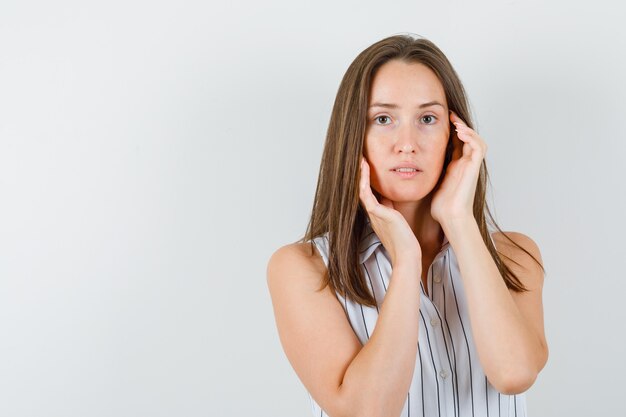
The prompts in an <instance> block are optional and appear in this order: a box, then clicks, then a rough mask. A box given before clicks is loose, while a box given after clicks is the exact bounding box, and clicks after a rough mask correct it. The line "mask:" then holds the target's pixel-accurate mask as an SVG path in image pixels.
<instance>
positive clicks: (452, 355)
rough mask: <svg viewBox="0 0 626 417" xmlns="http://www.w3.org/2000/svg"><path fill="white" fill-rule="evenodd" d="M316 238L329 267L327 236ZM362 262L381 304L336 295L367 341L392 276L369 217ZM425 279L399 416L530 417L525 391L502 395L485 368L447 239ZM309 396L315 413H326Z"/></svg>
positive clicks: (358, 335) (365, 274)
mask: <svg viewBox="0 0 626 417" xmlns="http://www.w3.org/2000/svg"><path fill="white" fill-rule="evenodd" d="M490 235H491V234H490ZM491 239H492V242H493V238H491ZM313 242H314V243H315V245H316V247H317V248H318V251H319V252H320V255H321V256H322V258H323V260H324V263H325V264H326V266H328V234H325V235H323V236H318V237H316V238H315V239H313ZM359 263H360V265H361V268H362V271H363V274H364V276H365V280H366V282H367V284H368V287H369V289H370V291H371V292H372V294H373V295H374V298H375V299H376V304H377V306H376V307H369V306H363V305H362V304H358V303H356V302H354V301H352V300H350V299H346V298H344V297H342V296H341V295H340V294H338V293H336V296H337V299H338V300H339V302H340V303H341V305H342V306H343V309H344V311H345V313H346V316H347V318H348V320H349V322H350V325H351V326H352V329H353V330H354V333H355V334H356V336H357V338H358V339H359V340H360V342H361V344H362V345H364V344H365V343H366V342H367V341H368V340H369V338H370V335H371V334H372V332H373V331H374V328H375V326H376V320H377V319H378V310H379V308H380V307H381V306H382V303H383V299H384V298H385V293H386V292H387V288H389V279H390V277H391V262H390V257H389V255H388V253H387V251H386V250H385V248H384V246H383V245H382V243H381V241H380V239H379V238H378V236H377V235H376V233H374V231H373V229H372V227H371V224H370V222H369V219H367V223H366V226H365V229H364V233H363V238H362V239H361V242H360V254H359ZM427 279H428V281H427V285H428V294H429V295H427V294H426V292H425V290H424V285H423V283H422V280H421V279H420V290H421V291H420V297H421V299H420V309H419V314H420V317H419V327H418V331H419V336H418V351H417V358H416V361H415V370H414V372H413V379H412V381H411V385H410V387H409V391H408V393H407V396H406V402H405V403H404V408H403V410H402V413H401V414H400V417H411V416H413V417H483V416H485V417H488V416H491V417H502V416H508V417H526V415H527V414H526V395H525V393H521V394H516V395H506V394H502V393H500V392H498V391H497V390H496V389H495V388H494V387H493V386H492V385H491V383H490V382H489V380H488V379H487V377H486V376H485V373H484V372H483V369H482V366H481V364H480V362H479V359H478V351H477V350H476V346H475V345H474V339H473V336H472V329H471V327H470V317H469V311H468V306H467V300H466V298H465V292H464V287H463V282H462V281H461V274H460V271H459V266H458V263H457V260H456V256H455V254H454V251H453V250H452V246H451V245H450V243H449V242H448V239H447V238H446V237H444V241H443V246H442V248H441V250H440V252H439V253H438V254H437V255H436V256H435V258H434V260H433V262H432V264H431V265H430V267H429V269H428V275H427ZM307 393H308V391H307ZM308 394H309V398H310V401H311V409H312V412H313V416H315V417H324V416H327V414H326V413H325V412H324V410H322V409H321V408H320V406H319V405H318V404H317V403H316V402H315V400H314V399H313V397H312V396H311V394H310V393H308Z"/></svg>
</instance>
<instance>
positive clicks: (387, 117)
mask: <svg viewBox="0 0 626 417" xmlns="http://www.w3.org/2000/svg"><path fill="white" fill-rule="evenodd" d="M380 119H386V120H388V119H389V116H378V117H376V118H375V119H374V120H376V121H377V122H380ZM379 124H381V123H379ZM382 124H383V125H386V124H388V123H384V122H383V123H382Z"/></svg>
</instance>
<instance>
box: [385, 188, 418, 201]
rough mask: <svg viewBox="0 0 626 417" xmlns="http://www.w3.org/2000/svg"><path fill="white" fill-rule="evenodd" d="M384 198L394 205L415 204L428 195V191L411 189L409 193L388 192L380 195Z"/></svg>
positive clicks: (399, 191) (404, 191) (400, 191)
mask: <svg viewBox="0 0 626 417" xmlns="http://www.w3.org/2000/svg"><path fill="white" fill-rule="evenodd" d="M380 194H381V195H383V196H384V197H386V198H388V199H389V200H391V201H393V202H395V203H411V202H417V201H420V200H422V199H424V198H425V197H427V196H428V195H429V194H430V191H427V190H415V189H412V190H410V191H406V190H389V191H387V192H385V193H380Z"/></svg>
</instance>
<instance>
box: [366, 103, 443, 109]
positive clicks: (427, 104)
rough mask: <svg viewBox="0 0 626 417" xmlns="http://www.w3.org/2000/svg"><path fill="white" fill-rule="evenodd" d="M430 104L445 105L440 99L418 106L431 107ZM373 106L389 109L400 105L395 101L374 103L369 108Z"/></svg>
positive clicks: (421, 107)
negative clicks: (394, 102)
mask: <svg viewBox="0 0 626 417" xmlns="http://www.w3.org/2000/svg"><path fill="white" fill-rule="evenodd" d="M430 106H441V107H444V106H443V104H441V103H440V102H438V101H429V102H427V103H422V104H420V105H419V106H417V107H418V108H420V109H423V108H424V107H430ZM372 107H384V108H387V109H397V108H398V107H399V106H398V105H397V104H393V103H373V104H372V105H370V106H369V108H370V109H371V108H372Z"/></svg>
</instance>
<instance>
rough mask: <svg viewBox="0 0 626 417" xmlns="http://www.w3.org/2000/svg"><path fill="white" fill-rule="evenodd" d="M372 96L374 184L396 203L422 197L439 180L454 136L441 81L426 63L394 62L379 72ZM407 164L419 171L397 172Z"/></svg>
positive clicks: (369, 146)
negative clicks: (449, 143) (446, 153)
mask: <svg viewBox="0 0 626 417" xmlns="http://www.w3.org/2000/svg"><path fill="white" fill-rule="evenodd" d="M369 97H370V99H369V103H368V109H367V128H366V133H365V152H364V154H365V158H366V159H367V162H368V163H369V165H370V184H371V186H372V188H373V189H374V190H376V191H377V192H378V193H380V194H382V195H383V196H385V197H387V198H388V199H390V200H391V201H394V202H410V201H418V200H421V199H422V198H424V197H425V196H426V195H428V194H429V193H430V192H431V191H432V190H433V188H434V187H435V185H436V184H437V181H438V180H439V177H440V175H441V172H442V169H443V163H444V159H445V151H446V145H447V143H448V138H449V136H450V119H449V113H448V104H447V102H446V96H445V92H444V89H443V86H442V85H441V82H440V81H439V79H438V78H437V76H436V75H435V73H434V72H433V71H432V70H431V69H430V68H428V67H426V66H425V65H423V64H419V63H405V62H402V61H399V60H391V61H388V62H386V63H385V64H383V65H382V66H381V67H380V68H379V69H378V71H377V72H376V75H375V76H374V79H373V80H372V85H371V90H370V95H369ZM403 166H413V167H417V168H418V171H416V172H415V171H412V172H404V173H403V172H398V171H397V169H398V168H400V167H403Z"/></svg>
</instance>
